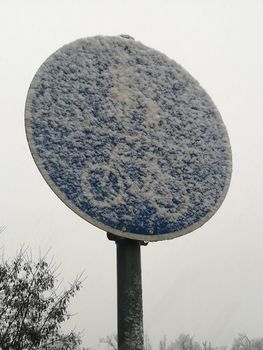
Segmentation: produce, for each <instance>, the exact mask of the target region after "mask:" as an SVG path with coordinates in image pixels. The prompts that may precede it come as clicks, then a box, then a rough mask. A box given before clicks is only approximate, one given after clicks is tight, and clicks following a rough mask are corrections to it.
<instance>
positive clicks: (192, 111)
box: [25, 36, 231, 241]
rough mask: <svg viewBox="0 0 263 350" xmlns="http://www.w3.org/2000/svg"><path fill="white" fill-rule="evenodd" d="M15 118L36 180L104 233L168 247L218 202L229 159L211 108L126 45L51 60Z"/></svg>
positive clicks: (94, 44)
mask: <svg viewBox="0 0 263 350" xmlns="http://www.w3.org/2000/svg"><path fill="white" fill-rule="evenodd" d="M25 117H26V132H27V138H28V142H29V146H30V149H31V152H32V155H33V157H34V159H35V162H36V164H37V166H38V167H39V169H40V171H41V173H42V175H43V176H44V178H45V180H46V181H47V182H48V184H49V185H50V187H51V188H52V189H53V191H54V192H55V193H56V194H57V195H58V196H59V197H60V198H61V199H62V200H63V202H64V203H66V204H67V205H68V206H69V207H70V208H71V209H72V210H73V211H75V212H76V213H77V214H79V215H80V216H81V217H83V218H84V219H86V220H87V221H89V222H91V223H92V224H94V225H96V226H98V227H100V228H102V229H103V230H105V231H108V232H111V233H114V234H117V235H120V236H123V237H128V238H132V239H138V240H148V241H156V240H163V239H169V238H174V237H177V236H180V235H183V234H185V233H188V232H190V231H193V230H194V229H196V228H198V227H199V226H201V225H202V224H204V223H205V222H206V221H207V220H208V219H209V218H210V217H211V216H212V215H213V214H214V213H215V212H216V210H217V209H218V208H219V206H220V205H221V203H222V201H223V199H224V197H225V195H226V192H227V189H228V186H229V182H230V176H231V150H230V145H229V139H228V136H227V132H226V129H225V127H224V124H223V122H222V119H221V116H220V114H219V112H218V111H217V109H216V107H215V105H214V104H213V102H212V101H211V99H210V97H209V96H208V95H207V94H206V92H205V91H204V90H203V89H202V88H201V87H200V85H199V84H198V82H197V81H196V80H194V79H193V78H192V77H191V75H190V74H189V73H187V72H186V71H185V70H184V69H183V68H182V67H181V66H180V65H178V64H177V63H176V62H174V61H173V60H171V59H169V58H168V57H167V56H165V55H163V54H161V53H160V52H158V51H156V50H153V49H150V48H148V47H146V46H144V45H143V44H141V43H140V42H136V41H134V40H133V39H132V38H129V37H127V36H125V37H102V36H97V37H93V38H87V39H80V40H77V41H75V42H73V43H71V44H69V45H66V46H64V47H62V48H61V49H60V50H58V51H57V52H55V53H54V54H53V55H52V56H51V57H50V58H48V59H47V61H46V62H44V64H43V65H42V66H41V67H40V69H39V70H38V72H37V74H36V75H35V77H34V79H33V81H32V83H31V86H30V89H29V92H28V96H27V102H26V112H25Z"/></svg>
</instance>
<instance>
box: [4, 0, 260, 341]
mask: <svg viewBox="0 0 263 350" xmlns="http://www.w3.org/2000/svg"><path fill="white" fill-rule="evenodd" d="M262 16H263V3H262V1H260V0H258V1H257V0H251V1H223V0H221V1H208V0H207V1H204V0H200V1H194V0H192V1H190V0H186V1H179V0H173V1H172V0H171V1H169V0H166V1H165V0H162V1H161V0H160V1H159V0H152V1H148V0H142V1H135V0H133V1H124V0H122V1H117V0H108V1H106V0H97V1H84V0H83V1H80V0H75V1H73V0H72V1H65V0H64V1H62V0H57V1H54V0H52V1H51V0H47V1H45V2H42V1H36V0H34V1H33V0H31V1H29V0H23V1H21V0H20V1H19V0H17V1H12V0H11V1H8V2H7V1H4V0H1V1H0V38H1V41H0V42H1V50H0V72H1V74H0V77H1V79H0V96H1V138H0V159H1V171H0V180H1V181H0V226H6V230H5V231H4V232H3V233H2V234H1V236H0V238H1V245H2V246H5V254H6V257H9V256H12V255H14V254H15V252H16V250H18V249H19V247H20V246H21V244H25V245H29V246H30V247H31V248H32V251H33V254H35V256H37V255H38V250H39V247H40V248H41V251H43V252H44V251H46V250H47V249H49V248H50V247H51V248H52V249H51V253H50V255H54V256H55V260H56V261H57V262H58V263H61V271H62V275H63V276H64V279H65V281H70V280H72V279H73V278H74V277H75V275H76V274H78V273H79V272H80V271H82V270H83V269H85V271H86V274H87V280H86V281H85V285H84V288H83V289H82V290H81V291H80V292H79V294H78V295H77V296H76V297H75V300H74V302H73V304H72V311H74V312H76V313H77V315H76V316H75V317H74V318H73V319H72V323H71V324H72V325H76V327H77V328H78V329H83V328H85V333H84V334H85V337H84V338H85V341H86V343H87V345H90V346H92V345H94V344H96V343H97V340H98V338H99V337H100V336H104V335H106V334H110V333H112V332H114V331H115V329H116V276H115V246H114V243H112V242H109V241H108V240H107V238H106V235H105V233H104V232H103V231H101V230H99V229H97V228H96V227H94V226H92V225H90V224H89V223H87V222H85V221H84V220H83V219H81V218H80V217H78V216H77V215H76V214H75V213H73V212H72V211H71V210H70V209H68V207H66V206H65V205H64V204H63V203H62V202H61V201H60V200H59V199H58V198H57V197H56V196H55V194H54V193H53V192H52V191H51V190H50V188H49V187H48V185H47V184H46V183H45V181H44V180H43V178H42V176H41V175H40V173H39V171H38V170H37V168H36V166H35V164H34V162H33V159H32V157H31V154H30V151H29V149H28V146H27V142H26V137H25V131H24V105H25V98H26V94H27V90H28V87H29V84H30V82H31V80H32V78H33V75H34V74H35V72H36V70H37V69H38V68H39V66H40V65H41V64H42V62H43V61H44V60H45V59H46V58H47V57H48V56H49V55H50V54H52V53H53V52H54V51H55V50H57V49H58V48H59V47H61V46H62V45H64V44H66V43H68V42H71V41H73V40H75V39H78V38H81V37H86V36H93V35H97V34H102V35H118V34H121V33H127V34H130V35H131V36H133V37H135V38H136V39H137V40H140V41H141V42H143V43H144V44H145V45H147V46H150V47H153V48H155V49H157V50H159V51H162V52H164V53H165V54H167V55H168V56H169V57H171V58H173V59H174V60H175V61H177V62H178V63H180V64H181V65H182V66H183V67H184V68H186V69H187V70H188V71H189V72H190V73H191V74H192V75H193V76H194V77H195V78H196V79H197V80H199V82H200V84H201V85H202V86H203V87H204V88H205V89H206V91H207V92H208V93H209V94H210V96H211V97H212V99H213V101H214V102H215V104H216V105H217V107H218V109H219V111H220V112H221V114H222V117H223V119H224V122H225V124H226V126H227V129H228V132H229V136H230V140H231V145H232V151H233V163H234V171H233V176H232V183H231V186H230V190H229V193H228V195H227V197H226V199H225V201H224V203H223V205H222V207H221V208H220V209H219V211H218V212H217V214H216V215H215V216H214V217H212V219H211V220H210V221H209V222H208V223H206V224H205V225H204V226H203V227H201V228H200V229H198V230H196V231H194V232H192V233H190V234H188V235H186V236H183V237H181V238H177V239H174V240H171V241H165V242H157V243H152V244H149V245H148V246H147V247H144V248H142V264H143V266H142V267H143V294H144V321H145V330H146V331H147V333H148V334H149V336H150V338H151V339H152V340H153V342H154V343H157V340H158V339H159V338H160V337H161V336H162V335H163V334H166V335H167V338H168V340H172V339H173V338H175V337H176V336H178V334H179V333H181V332H187V333H190V334H192V335H195V337H196V339H197V340H203V339H204V338H206V339H207V340H211V342H212V343H213V344H214V345H224V344H229V342H231V340H232V339H233V338H234V337H235V336H236V335H237V333H238V332H246V333H247V334H248V336H250V337H254V336H258V335H261V336H263V333H262V323H263V314H262V307H263V300H262V295H263V282H262V276H263V254H262V244H263V237H262V227H261V218H262V208H263V200H262V198H263V187H262V178H263V165H262V149H263V147H262V146H263V145H262V144H263V137H262V131H263V130H262V111H263V98H262V97H263V96H262V80H263V63H262V62H263V49H262V35H263V22H262Z"/></svg>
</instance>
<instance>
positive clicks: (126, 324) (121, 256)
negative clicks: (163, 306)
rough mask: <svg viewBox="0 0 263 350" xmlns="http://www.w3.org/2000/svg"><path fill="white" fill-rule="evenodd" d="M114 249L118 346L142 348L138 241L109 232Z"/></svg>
mask: <svg viewBox="0 0 263 350" xmlns="http://www.w3.org/2000/svg"><path fill="white" fill-rule="evenodd" d="M108 238H109V239H110V240H114V241H115V243H116V251H117V308H118V350H143V307H142V280H141V244H144V242H139V241H136V240H131V239H127V238H120V237H117V236H115V235H112V234H109V233H108Z"/></svg>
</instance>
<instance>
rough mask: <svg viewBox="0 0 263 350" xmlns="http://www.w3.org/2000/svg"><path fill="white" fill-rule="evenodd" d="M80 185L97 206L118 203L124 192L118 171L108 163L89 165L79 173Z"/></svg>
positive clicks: (108, 205)
mask: <svg viewBox="0 0 263 350" xmlns="http://www.w3.org/2000/svg"><path fill="white" fill-rule="evenodd" d="M81 187H82V190H83V193H84V195H85V196H86V198H87V199H88V200H89V201H90V202H92V203H93V204H94V205H95V206H98V207H110V206H113V205H117V204H120V203H121V201H122V197H123V194H124V184H123V181H122V179H121V177H120V174H119V172H118V171H117V170H116V169H111V168H109V166H108V165H96V164H94V165H89V166H88V167H87V168H86V169H85V170H84V171H83V173H82V175H81Z"/></svg>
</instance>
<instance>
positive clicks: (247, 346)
mask: <svg viewBox="0 0 263 350" xmlns="http://www.w3.org/2000/svg"><path fill="white" fill-rule="evenodd" d="M100 343H104V344H107V345H108V349H110V350H117V337H116V335H111V336H107V337H106V338H101V339H100ZM144 350H263V337H258V338H253V339H249V338H248V336H247V335H246V334H243V333H242V334H239V335H238V336H237V337H236V338H235V339H234V340H233V342H232V344H230V345H228V346H226V345H223V346H213V344H212V343H211V342H209V341H207V340H205V341H203V342H201V343H200V342H198V341H196V340H195V339H194V337H193V336H190V335H189V334H180V335H179V337H178V338H176V339H175V340H173V341H171V342H167V338H166V336H164V337H163V338H162V339H161V340H160V342H159V347H158V349H155V348H154V347H153V346H152V344H151V341H150V339H149V337H148V336H147V335H146V336H145V339H144Z"/></svg>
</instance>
